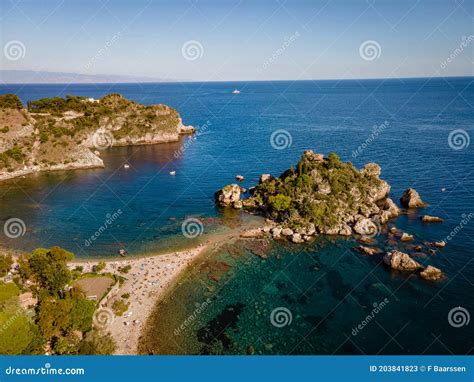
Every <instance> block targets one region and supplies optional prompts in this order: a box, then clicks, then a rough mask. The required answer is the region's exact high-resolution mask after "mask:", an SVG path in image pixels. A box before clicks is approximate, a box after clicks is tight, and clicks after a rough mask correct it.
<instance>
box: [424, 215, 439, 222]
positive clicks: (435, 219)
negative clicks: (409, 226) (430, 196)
mask: <svg viewBox="0 0 474 382" xmlns="http://www.w3.org/2000/svg"><path fill="white" fill-rule="evenodd" d="M421 221H422V222H423V223H441V222H443V219H442V218H440V217H438V216H430V215H423V216H422V217H421Z"/></svg>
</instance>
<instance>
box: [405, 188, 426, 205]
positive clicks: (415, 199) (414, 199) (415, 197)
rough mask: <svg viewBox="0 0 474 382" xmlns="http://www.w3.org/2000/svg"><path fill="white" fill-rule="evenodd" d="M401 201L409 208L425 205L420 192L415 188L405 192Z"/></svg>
mask: <svg viewBox="0 0 474 382" xmlns="http://www.w3.org/2000/svg"><path fill="white" fill-rule="evenodd" d="M400 203H401V204H402V206H404V207H407V208H422V207H424V206H425V202H423V200H421V197H420V194H419V193H418V192H417V191H416V190H415V189H414V188H409V189H408V190H406V191H405V192H404V193H403V195H402V197H401V198H400Z"/></svg>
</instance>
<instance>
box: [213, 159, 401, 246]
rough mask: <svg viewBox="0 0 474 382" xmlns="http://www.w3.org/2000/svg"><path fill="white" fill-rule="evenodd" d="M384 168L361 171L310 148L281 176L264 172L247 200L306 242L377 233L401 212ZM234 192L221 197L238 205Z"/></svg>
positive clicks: (278, 232) (281, 230)
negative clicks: (319, 236)
mask: <svg viewBox="0 0 474 382" xmlns="http://www.w3.org/2000/svg"><path fill="white" fill-rule="evenodd" d="M380 174H381V169H380V166H379V165H377V164H376V163H368V164H366V165H365V166H364V167H363V169H362V170H360V171H359V170H357V169H356V168H355V167H354V166H353V165H352V164H351V163H350V162H347V163H344V162H342V161H341V160H340V159H339V157H338V156H337V155H336V154H334V153H331V154H329V155H328V156H327V157H324V156H323V155H322V154H315V153H313V151H311V150H306V151H305V152H304V154H303V155H302V157H301V159H300V161H299V162H298V164H297V166H296V168H295V169H293V168H290V169H288V170H286V171H285V172H284V173H283V174H281V175H280V176H279V177H272V176H271V175H270V174H263V175H262V176H261V177H260V182H259V184H258V185H257V186H255V187H254V188H253V189H251V196H250V198H248V199H244V200H243V201H242V204H243V207H244V208H245V209H246V210H251V211H254V212H257V213H260V214H262V215H263V216H265V217H267V218H269V219H271V221H273V222H275V225H276V226H277V227H278V228H273V229H272V236H273V237H274V238H281V237H287V238H288V240H291V241H293V242H303V241H307V240H310V239H311V237H313V236H315V235H317V234H326V235H344V236H349V235H352V234H358V235H364V236H374V235H376V234H378V233H379V231H380V230H381V227H380V224H384V223H386V222H387V221H388V220H389V219H391V218H393V217H396V216H398V215H399V209H398V207H397V206H396V205H395V203H394V202H393V201H392V200H391V199H390V198H389V197H388V193H389V191H390V185H389V184H388V183H387V182H386V181H385V180H382V179H380ZM227 187H229V186H227ZM230 193H231V192H230V190H227V193H225V195H227V196H224V195H223V192H222V190H221V191H218V193H217V194H216V195H217V197H216V201H217V203H218V204H219V205H221V206H231V207H232V206H233V205H234V204H235V201H236V198H237V193H235V194H234V196H233V198H234V199H232V200H230ZM295 234H296V235H295Z"/></svg>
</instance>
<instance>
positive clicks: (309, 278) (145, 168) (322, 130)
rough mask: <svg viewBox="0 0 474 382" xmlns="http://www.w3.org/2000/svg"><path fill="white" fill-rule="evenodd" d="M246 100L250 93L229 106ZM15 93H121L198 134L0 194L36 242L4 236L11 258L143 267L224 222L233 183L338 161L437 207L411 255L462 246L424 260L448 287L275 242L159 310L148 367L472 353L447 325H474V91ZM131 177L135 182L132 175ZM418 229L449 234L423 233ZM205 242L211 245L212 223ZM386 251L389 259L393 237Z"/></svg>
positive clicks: (272, 86)
mask: <svg viewBox="0 0 474 382" xmlns="http://www.w3.org/2000/svg"><path fill="white" fill-rule="evenodd" d="M235 88H237V89H239V90H240V91H241V93H240V94H232V90H233V89H235ZM10 92H11V93H15V94H17V95H18V96H19V97H20V98H21V99H22V101H23V102H27V101H28V100H34V99H38V98H41V97H53V96H64V95H66V94H74V95H85V96H89V97H94V98H99V97H101V96H103V95H105V94H108V93H111V92H118V93H121V94H122V95H124V96H125V97H127V98H130V99H132V100H135V101H138V102H141V103H144V104H154V103H164V104H167V105H170V106H172V107H174V108H176V109H177V110H178V112H179V113H180V114H181V116H182V118H183V122H184V123H185V124H191V125H193V126H195V127H196V128H197V130H198V132H199V134H198V135H197V138H196V139H190V138H189V137H183V139H182V140H181V141H180V142H177V143H171V144H162V145H155V146H141V147H127V148H113V149H109V150H107V151H104V152H102V154H101V156H102V158H103V159H104V162H105V166H106V167H105V169H94V170H79V171H73V172H55V173H48V174H39V175H34V176H28V177H25V178H22V179H14V180H11V181H8V182H4V183H1V184H0V222H1V223H2V224H3V222H5V221H6V220H8V219H9V218H11V217H16V218H20V219H22V220H23V221H24V222H25V225H26V227H27V230H26V233H25V235H24V236H22V237H20V238H17V239H8V238H7V237H6V236H4V235H3V232H1V233H0V244H1V245H4V246H10V247H14V248H19V249H27V250H31V249H33V248H35V247H38V246H43V247H45V246H52V245H61V246H63V247H65V248H67V249H69V250H71V251H73V252H74V253H75V254H76V255H77V256H78V257H93V256H108V255H114V254H116V252H117V249H118V248H121V247H125V248H127V250H128V252H129V253H130V254H131V255H133V254H139V253H144V252H151V251H155V250H157V249H160V250H161V249H163V250H165V249H167V248H169V246H179V245H185V244H186V240H187V239H186V238H184V237H183V235H182V234H181V222H182V221H183V220H184V219H186V218H189V217H196V218H199V219H202V220H203V221H207V220H206V219H207V218H219V217H221V212H220V211H219V210H217V209H216V208H215V207H214V200H213V194H214V192H215V191H216V190H217V189H219V188H221V187H222V186H224V185H226V184H229V183H232V182H235V175H237V174H241V175H243V176H244V177H245V181H244V182H243V186H244V187H250V186H252V185H253V184H255V183H256V182H257V181H258V178H259V176H260V174H262V173H272V174H275V175H279V174H280V173H281V172H282V171H284V170H285V169H287V168H288V167H289V166H290V165H291V164H293V165H294V164H295V163H296V162H297V161H298V159H299V157H300V156H301V154H302V152H303V150H305V149H313V150H314V151H315V152H321V153H324V154H327V153H329V152H331V151H334V152H337V153H338V154H339V155H340V156H341V158H342V159H343V160H345V161H349V160H350V161H352V162H353V163H354V164H355V165H356V166H357V167H361V166H362V165H363V164H365V163H367V162H377V163H378V164H379V165H380V166H381V168H382V178H384V179H386V180H387V181H388V182H389V183H390V184H391V185H392V190H391V195H392V198H393V199H394V200H395V201H396V202H397V203H398V199H399V197H400V196H401V194H402V192H403V191H404V190H405V189H406V188H408V187H414V188H415V189H416V190H417V191H418V192H419V193H420V195H421V196H422V198H423V199H424V200H425V201H426V202H427V203H428V206H427V207H426V208H425V209H424V210H422V211H416V212H411V213H409V214H404V215H402V216H401V217H400V218H398V219H397V220H395V221H394V222H391V224H392V225H396V226H397V227H398V228H400V229H401V230H403V231H406V232H409V233H411V234H414V235H415V244H416V243H423V242H424V241H434V240H441V239H443V238H446V236H447V235H449V234H450V233H452V232H454V231H455V232H456V233H455V234H454V235H453V237H452V239H451V240H449V242H448V245H447V246H446V247H445V248H443V249H439V250H437V251H436V253H435V254H427V255H425V256H422V255H419V257H418V258H417V260H418V261H420V262H423V263H425V264H432V265H435V266H438V267H440V268H441V269H443V271H444V272H445V274H446V279H445V280H444V281H442V282H439V283H428V282H424V281H421V280H420V279H419V278H416V277H408V278H407V277H402V276H400V275H397V274H393V273H391V272H390V271H388V270H387V269H386V268H385V267H384V266H383V264H381V258H380V257H377V256H375V257H364V256H362V255H360V254H358V253H356V252H354V251H353V250H352V247H353V246H354V245H356V244H357V243H355V242H354V241H353V240H352V239H348V240H347V239H346V240H342V239H337V240H326V239H321V240H317V241H316V243H312V244H308V245H305V246H293V245H286V244H277V243H273V244H272V246H271V249H270V252H269V257H268V259H267V260H262V259H260V258H259V257H257V256H255V255H252V254H250V253H247V252H245V251H244V252H245V253H243V254H242V255H241V256H235V253H234V256H231V254H229V253H224V252H222V253H219V254H216V256H215V259H214V261H215V262H220V263H222V262H225V263H226V265H227V266H229V270H228V271H227V272H225V274H224V275H223V276H222V278H221V279H220V280H219V281H215V280H210V279H209V277H207V276H208V274H207V273H206V272H205V271H203V270H202V269H197V270H194V271H193V272H191V273H190V274H189V275H187V276H186V277H185V279H183V280H182V282H181V283H180V284H179V285H178V286H177V287H176V290H175V291H174V293H173V294H172V295H171V296H172V298H171V297H170V298H169V299H168V300H166V301H165V302H164V303H163V304H161V306H160V307H159V313H160V316H161V317H163V319H161V321H160V320H157V322H156V328H157V333H156V334H157V337H159V338H160V340H159V341H158V340H157V341H158V342H157V343H156V346H155V347H154V348H153V349H151V350H150V352H156V353H163V352H164V353H170V352H173V353H223V354H228V353H230V354H235V353H239V354H240V353H243V354H245V353H247V352H255V353H256V354H260V353H261V354H333V353H334V354H342V353H344V354H363V353H367V354H378V353H380V354H451V353H454V354H472V353H473V352H474V341H473V338H474V321H473V320H471V322H470V323H469V324H468V325H463V326H461V327H455V326H453V325H451V324H450V320H448V316H449V313H450V311H451V310H452V309H454V308H456V307H459V306H460V307H462V308H463V309H465V310H466V311H467V312H468V313H469V312H470V316H472V315H474V287H473V286H474V262H473V255H474V250H473V249H472V245H473V240H474V219H473V221H469V222H467V223H466V224H463V223H462V221H463V219H464V220H465V218H466V217H469V214H470V213H474V177H473V171H474V155H473V153H474V149H473V147H474V142H473V143H471V142H470V139H471V138H474V106H473V105H474V85H473V78H472V77H471V78H438V79H390V80H362V81H356V80H351V81H349V80H344V81H296V82H290V81H288V82H287V81H279V82H241V83H238V82H231V83H224V82H215V83H213V82H208V83H160V84H116V85H110V84H97V85H93V84H87V85H60V84H54V85H0V93H2V94H3V93H10ZM374 126H375V127H376V129H377V131H378V132H379V133H377V134H375V135H374V133H373V132H374ZM381 126H382V127H381ZM277 130H285V133H284V135H285V137H286V138H288V137H289V139H287V140H286V141H285V144H284V146H285V148H283V149H275V148H274V147H273V146H275V145H272V144H271V143H272V139H271V137H272V134H273V133H274V132H275V131H277ZM125 163H128V164H130V168H129V169H125V168H123V165H124V164H125ZM170 171H176V176H170V174H169V172H170ZM442 189H445V190H444V191H442ZM119 209H120V210H121V211H122V214H121V215H120V217H119V218H118V219H116V220H115V221H114V223H113V225H112V226H110V227H108V228H107V229H106V230H105V232H103V233H102V234H101V235H100V236H99V237H98V239H97V240H96V241H94V243H93V244H92V245H90V246H86V245H84V242H85V240H87V239H88V238H90V236H91V235H93V234H94V233H95V232H96V231H97V229H98V228H99V227H100V226H101V225H103V224H104V221H105V220H106V219H107V216H108V214H113V213H114V212H116V211H117V210H119ZM420 214H430V215H436V216H441V217H442V218H444V219H445V221H444V222H443V223H441V224H436V225H435V224H432V225H426V224H422V223H421V222H420V220H419V215H420ZM460 225H461V228H459V227H460ZM204 229H205V233H207V231H206V230H207V229H208V226H207V225H206V224H204ZM211 229H214V227H212V228H211V225H209V230H211ZM378 241H379V243H378V245H379V246H385V245H386V242H385V238H383V237H380V238H378ZM400 247H401V249H403V246H402V245H400ZM407 250H408V249H407ZM210 261H211V260H210ZM211 268H212V266H211ZM208 298H209V299H210V300H211V301H212V304H209V305H208V306H207V305H206V308H205V309H203V311H202V312H200V313H199V315H198V316H197V317H196V318H195V319H193V320H192V322H191V324H190V325H189V327H187V329H186V332H185V335H183V334H179V335H176V333H174V330H173V328H174V327H175V326H177V325H179V321H180V320H184V319H186V317H189V315H192V314H193V312H194V310H195V309H196V306H197V305H196V304H202V302H203V301H206V300H207V299H208ZM385 298H387V299H388V301H389V303H387V304H386V305H385V306H384V307H383V309H380V311H379V312H377V313H376V314H375V318H374V319H373V320H370V323H368V324H367V325H366V326H364V328H363V330H361V331H360V332H358V333H356V335H354V334H353V328H354V327H357V325H358V324H360V323H361V322H362V321H363V320H364V319H365V317H366V316H367V315H368V314H371V313H372V311H373V309H374V304H379V303H380V302H381V301H384V299H385ZM277 308H278V309H279V308H285V309H287V310H288V311H289V312H290V316H291V324H288V325H286V326H284V327H281V328H278V327H276V326H275V325H272V323H271V320H270V319H269V317H270V316H271V312H272V311H274V310H275V309H277ZM285 312H286V311H285ZM470 316H469V317H470ZM165 318H166V319H165ZM473 319H474V317H473Z"/></svg>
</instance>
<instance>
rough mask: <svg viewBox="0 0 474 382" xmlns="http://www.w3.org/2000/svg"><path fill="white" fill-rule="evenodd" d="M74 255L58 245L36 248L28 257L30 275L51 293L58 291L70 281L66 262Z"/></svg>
mask: <svg viewBox="0 0 474 382" xmlns="http://www.w3.org/2000/svg"><path fill="white" fill-rule="evenodd" d="M73 257H74V255H73V254H72V253H71V252H68V251H66V250H64V249H62V248H60V247H52V248H51V249H45V248H37V249H35V250H34V251H33V253H32V254H31V256H30V257H29V259H28V265H29V268H30V269H31V273H32V276H33V277H34V279H35V280H36V281H37V282H38V283H39V285H40V286H41V287H43V288H44V289H46V290H48V291H49V292H50V294H51V295H58V294H59V292H60V291H61V290H62V289H63V288H64V287H65V286H66V285H67V284H68V283H69V282H70V281H71V272H70V271H69V269H68V267H67V262H68V261H69V260H71V259H72V258H73Z"/></svg>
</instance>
